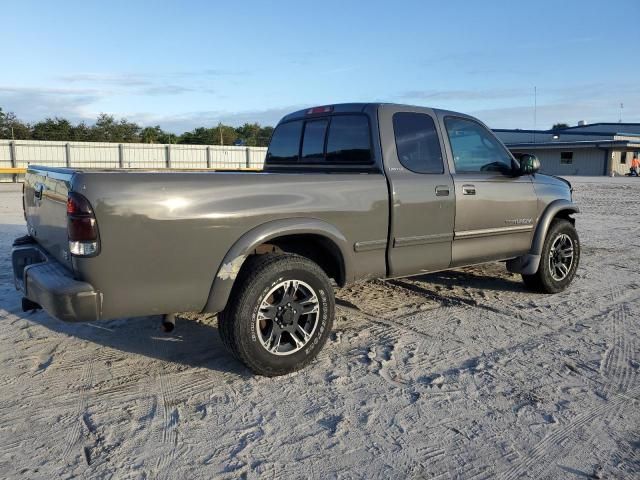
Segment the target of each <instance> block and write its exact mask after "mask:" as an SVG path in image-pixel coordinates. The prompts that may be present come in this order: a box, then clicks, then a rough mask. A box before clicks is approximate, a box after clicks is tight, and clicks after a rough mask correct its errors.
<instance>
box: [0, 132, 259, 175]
mask: <svg viewBox="0 0 640 480" xmlns="http://www.w3.org/2000/svg"><path fill="white" fill-rule="evenodd" d="M266 152H267V149H266V148H265V147H232V146H228V147H227V146H219V145H157V144H147V143H97V142H96V143H92V142H48V141H37V140H0V169H2V168H26V167H28V166H29V165H46V166H50V167H71V168H74V167H75V168H216V169H241V168H258V169H261V168H263V166H264V157H265V154H266ZM12 179H13V176H12V175H10V174H0V181H12Z"/></svg>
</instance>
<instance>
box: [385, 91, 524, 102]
mask: <svg viewBox="0 0 640 480" xmlns="http://www.w3.org/2000/svg"><path fill="white" fill-rule="evenodd" d="M530 94H531V93H530V91H529V90H526V89H523V88H496V89H487V90H464V89H460V90H409V91H406V92H403V93H401V94H400V95H398V97H397V98H400V99H408V100H495V99H500V98H515V97H522V96H526V95H530Z"/></svg>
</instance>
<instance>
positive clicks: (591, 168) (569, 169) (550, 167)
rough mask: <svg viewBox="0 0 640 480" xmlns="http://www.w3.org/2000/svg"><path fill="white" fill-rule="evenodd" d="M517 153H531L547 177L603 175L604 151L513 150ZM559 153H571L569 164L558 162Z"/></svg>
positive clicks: (579, 149)
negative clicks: (571, 157)
mask: <svg viewBox="0 0 640 480" xmlns="http://www.w3.org/2000/svg"><path fill="white" fill-rule="evenodd" d="M514 152H519V153H533V154H534V155H535V156H536V157H538V159H539V160H540V163H541V164H542V169H541V170H540V172H541V173H547V174H549V175H560V176H562V175H585V176H597V175H604V169H605V166H604V161H605V151H604V150H599V149H597V148H576V149H529V150H522V149H519V150H515V149H514ZM561 152H573V160H572V163H570V164H564V163H561V162H560V154H561Z"/></svg>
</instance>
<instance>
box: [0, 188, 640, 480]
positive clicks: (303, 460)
mask: <svg viewBox="0 0 640 480" xmlns="http://www.w3.org/2000/svg"><path fill="white" fill-rule="evenodd" d="M572 181H573V182H574V185H575V187H576V198H577V201H578V202H579V203H580V204H581V206H582V209H583V213H582V214H581V215H579V217H578V229H579V231H580V234H581V238H582V245H583V255H582V263H581V266H580V269H579V271H578V277H577V279H576V281H575V283H574V284H573V286H572V287H571V288H570V290H568V291H567V292H565V293H562V294H559V295H554V296H545V295H536V294H531V293H529V292H527V291H525V290H524V288H523V285H522V283H521V282H520V280H519V278H518V277H517V276H515V275H510V274H508V273H507V272H506V271H505V269H504V267H503V266H502V265H489V266H484V267H477V268H469V269H464V270H461V271H452V272H446V273H441V274H434V275H428V276H424V277H418V278H412V279H405V280H396V281H392V282H388V283H384V282H380V281H374V282H368V283H363V284H359V285H356V286H353V287H351V288H348V289H346V290H343V291H341V292H339V293H338V299H339V300H338V301H339V304H340V306H339V308H338V316H337V322H336V325H335V327H334V333H333V334H332V337H331V340H330V341H329V342H328V344H327V346H326V347H325V349H324V351H323V352H322V353H321V355H320V357H319V359H318V360H317V361H316V362H315V363H313V364H312V365H310V366H309V367H308V368H306V369H305V370H304V371H302V372H299V373H297V374H293V375H289V376H286V377H283V378H276V379H267V378H261V377H256V376H253V375H251V374H250V372H249V371H248V370H247V369H245V368H244V367H243V366H242V365H240V364H238V363H237V362H236V361H235V360H234V359H233V358H231V356H230V355H228V354H227V353H226V351H225V350H224V348H223V347H222V344H221V341H220V340H219V338H218V332H217V331H216V330H217V327H216V319H215V317H213V316H195V315H194V316H192V317H191V318H190V319H181V320H180V321H179V323H178V327H177V330H176V331H175V334H172V335H166V334H163V333H161V331H160V327H159V319H158V318H157V317H154V318H152V317H150V318H142V319H129V320H117V321H107V322H98V323H95V324H77V325H74V324H64V323H61V322H58V321H56V320H53V319H52V318H50V317H48V316H47V314H45V313H42V312H40V313H35V314H26V313H22V312H21V310H20V306H19V301H20V297H19V296H18V294H17V293H16V292H15V290H14V288H13V284H12V274H11V271H10V264H9V255H10V245H11V241H12V239H13V238H14V237H17V236H19V235H21V234H23V232H24V231H25V228H24V221H23V218H22V213H21V205H20V192H19V190H18V189H16V188H15V186H7V185H2V186H0V322H1V325H2V329H1V330H0V401H1V402H0V477H2V478H15V477H24V478H43V479H51V478H71V477H100V478H109V477H113V478H214V477H215V478H238V477H248V478H255V477H267V478H283V479H290V478H306V477H323V478H376V477H384V478H407V477H412V478H416V477H420V478H423V477H427V478H430V477H441V478H450V477H458V478H488V477H494V476H497V477H499V478H506V479H516V478H522V477H526V478H536V479H538V478H545V477H546V478H638V476H639V475H640V408H639V404H640V401H639V400H640V354H639V346H640V339H639V332H640V293H639V292H640V265H639V260H640V221H639V220H640V215H639V214H638V213H637V212H638V205H640V180H638V179H627V178H623V179H607V178H593V179H577V178H576V179H572Z"/></svg>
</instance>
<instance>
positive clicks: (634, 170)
mask: <svg viewBox="0 0 640 480" xmlns="http://www.w3.org/2000/svg"><path fill="white" fill-rule="evenodd" d="M638 170H640V160H638V155H637V154H634V155H633V160H631V168H630V169H629V172H630V173H631V176H632V177H637V176H638Z"/></svg>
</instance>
